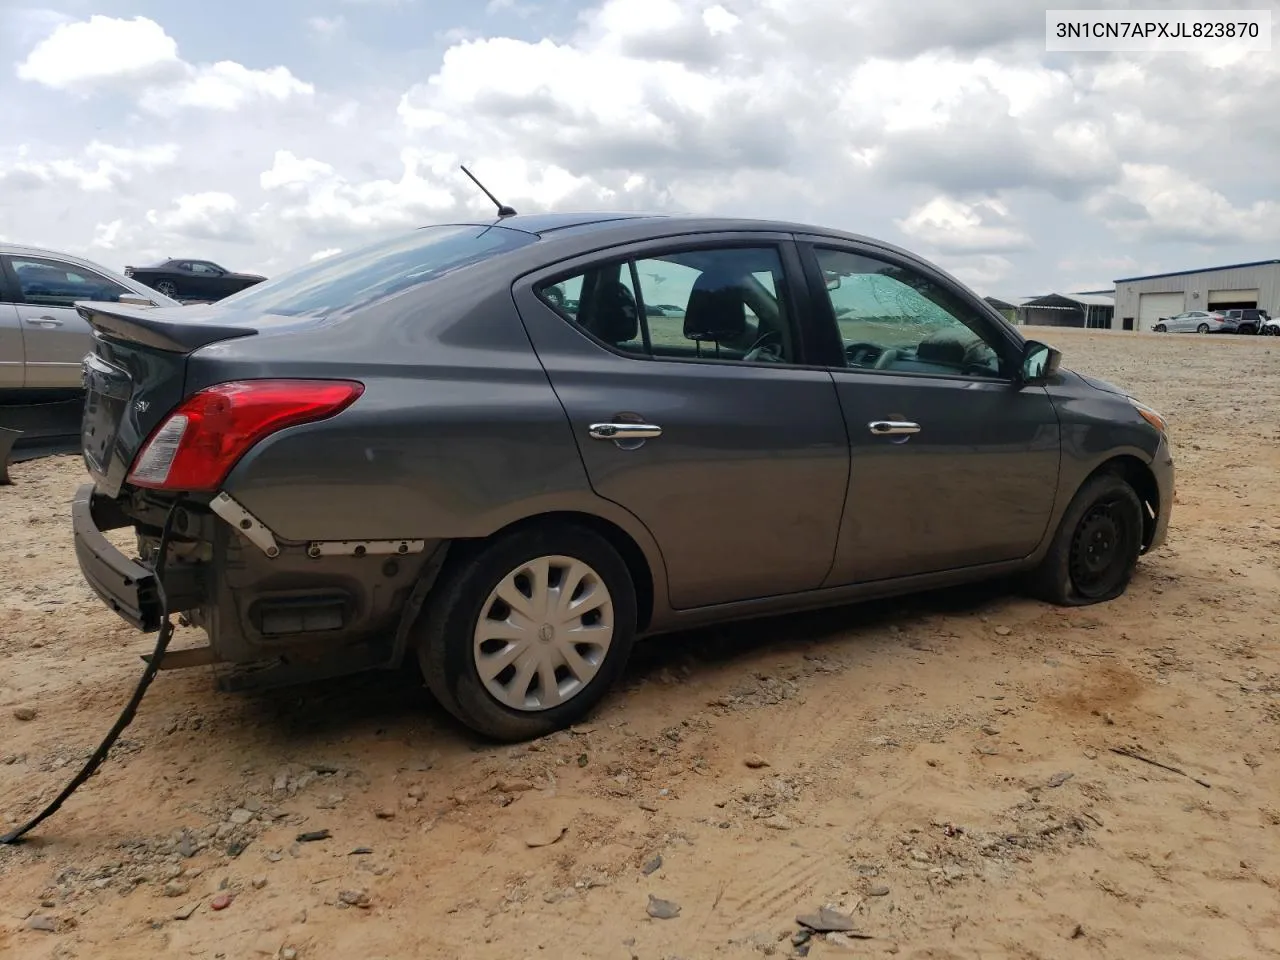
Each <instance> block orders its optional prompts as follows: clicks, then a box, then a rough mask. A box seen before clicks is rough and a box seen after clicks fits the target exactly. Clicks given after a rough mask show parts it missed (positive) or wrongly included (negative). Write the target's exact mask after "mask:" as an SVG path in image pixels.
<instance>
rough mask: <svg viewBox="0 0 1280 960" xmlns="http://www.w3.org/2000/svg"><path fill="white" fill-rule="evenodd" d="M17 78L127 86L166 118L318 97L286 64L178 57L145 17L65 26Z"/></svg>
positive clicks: (64, 85)
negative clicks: (186, 111)
mask: <svg viewBox="0 0 1280 960" xmlns="http://www.w3.org/2000/svg"><path fill="white" fill-rule="evenodd" d="M18 76H19V77H20V78H21V79H23V80H27V81H31V82H33V83H38V84H41V85H43V86H46V87H51V88H53V89H55V90H65V91H69V92H74V93H78V94H80V95H82V96H90V95H92V94H94V93H99V92H101V91H102V90H103V89H104V88H114V87H125V88H129V89H132V90H133V91H134V92H135V93H137V95H138V96H139V102H140V104H141V105H142V107H143V109H145V110H148V111H150V112H153V113H160V114H164V113H169V112H172V111H174V110H177V109H181V108H184V107H192V108H203V109H209V110H226V111H230V110H237V109H239V108H240V107H242V106H244V105H245V104H247V103H249V102H251V101H253V100H255V99H263V100H271V101H276V102H281V101H284V100H288V99H290V98H291V97H297V96H309V95H311V94H312V93H314V92H315V89H314V87H313V86H312V85H311V84H309V83H305V82H303V81H301V80H299V79H298V78H297V77H295V76H294V75H293V74H292V73H291V72H290V71H289V69H288V68H287V67H282V66H276V67H270V68H268V69H266V70H255V69H250V68H249V67H246V66H244V65H243V64H240V63H236V62H235V61H232V60H221V61H218V62H217V63H211V64H191V63H187V62H186V61H184V60H182V59H181V58H180V57H179V56H178V44H177V42H176V41H175V40H174V39H173V38H172V37H171V36H169V35H168V34H167V33H166V32H165V30H164V28H163V27H161V26H160V24H158V23H156V22H155V21H154V20H148V19H147V18H146V17H134V18H133V19H132V20H122V19H117V18H114V17H105V16H100V15H95V16H92V17H90V18H89V19H88V20H81V21H75V22H72V23H63V24H61V25H60V26H58V27H56V28H55V29H54V31H53V33H51V34H50V35H49V36H48V37H47V38H45V39H44V40H42V41H40V43H38V44H36V46H35V48H34V49H33V50H32V51H31V53H30V54H29V55H28V56H27V58H26V60H24V61H23V62H22V63H20V64H19V65H18Z"/></svg>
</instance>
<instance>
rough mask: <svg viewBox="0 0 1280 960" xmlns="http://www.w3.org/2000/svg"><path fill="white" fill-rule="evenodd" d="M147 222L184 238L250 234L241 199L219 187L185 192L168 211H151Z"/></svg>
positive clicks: (225, 237)
mask: <svg viewBox="0 0 1280 960" xmlns="http://www.w3.org/2000/svg"><path fill="white" fill-rule="evenodd" d="M147 222H148V223H150V224H152V225H153V226H154V227H156V228H158V229H159V230H160V231H162V232H163V233H166V234H170V235H172V236H174V237H178V238H182V239H192V240H239V239H245V238H247V235H248V224H247V221H246V218H245V217H244V216H243V214H242V212H241V209H240V201H239V200H237V199H236V198H235V197H233V196H232V195H231V194H229V193H221V192H219V191H216V190H210V191H206V192H204V193H189V194H184V195H183V196H180V197H178V198H177V199H176V200H175V201H174V203H173V206H172V207H170V208H169V209H168V210H163V211H159V210H148V211H147Z"/></svg>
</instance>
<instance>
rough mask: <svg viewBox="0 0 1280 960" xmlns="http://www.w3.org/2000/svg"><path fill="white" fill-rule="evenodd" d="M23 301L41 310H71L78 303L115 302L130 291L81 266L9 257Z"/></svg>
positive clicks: (31, 258)
mask: <svg viewBox="0 0 1280 960" xmlns="http://www.w3.org/2000/svg"><path fill="white" fill-rule="evenodd" d="M9 263H10V264H11V265H12V267H13V272H14V274H16V275H17V278H18V290H19V292H20V294H21V296H22V299H23V300H24V301H25V302H27V303H29V304H32V305H36V306H42V307H72V306H75V302H76V301H77V300H102V301H108V302H114V301H116V300H119V299H120V297H121V295H123V294H129V295H132V292H131V291H129V290H127V289H125V288H124V287H122V286H121V285H120V284H118V283H116V282H115V281H113V280H108V279H107V278H106V277H103V276H99V275H98V274H96V273H94V272H93V271H91V270H85V269H84V268H83V267H76V266H72V265H70V264H67V263H62V262H60V261H57V260H46V259H43V258H36V257H11V258H10V260H9Z"/></svg>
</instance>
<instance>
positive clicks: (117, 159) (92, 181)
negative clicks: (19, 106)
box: [0, 140, 179, 191]
mask: <svg viewBox="0 0 1280 960" xmlns="http://www.w3.org/2000/svg"><path fill="white" fill-rule="evenodd" d="M178 152H179V151H178V146H177V144H173V143H164V144H155V145H151V146H145V147H116V146H111V145H110V144H105V143H100V142H99V141H97V140H94V141H92V142H91V143H90V144H89V145H88V146H87V147H85V149H84V151H83V159H80V158H70V157H59V158H56V159H52V160H32V159H30V158H29V153H30V151H29V150H27V149H25V148H20V149H19V150H18V153H17V157H16V159H14V160H13V161H12V162H10V163H7V164H6V163H4V162H3V161H0V182H3V183H7V184H9V185H10V186H17V187H19V188H20V187H22V186H23V185H24V184H25V185H27V186H38V185H40V184H60V183H64V184H69V185H71V186H74V187H76V188H78V189H80V190H85V191H106V190H112V189H114V188H116V187H119V186H121V185H123V184H126V183H129V182H130V181H132V180H133V179H134V178H135V177H136V176H137V175H138V174H140V173H150V172H154V171H156V170H159V169H161V168H163V167H168V166H172V165H173V164H174V163H176V162H177V159H178Z"/></svg>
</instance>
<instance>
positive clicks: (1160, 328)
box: [1152, 323, 1167, 333]
mask: <svg viewBox="0 0 1280 960" xmlns="http://www.w3.org/2000/svg"><path fill="white" fill-rule="evenodd" d="M1152 329H1153V330H1154V331H1155V332H1156V333H1164V332H1165V330H1166V329H1167V328H1166V327H1165V325H1164V324H1163V323H1157V324H1156V325H1155V326H1154V327H1152Z"/></svg>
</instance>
